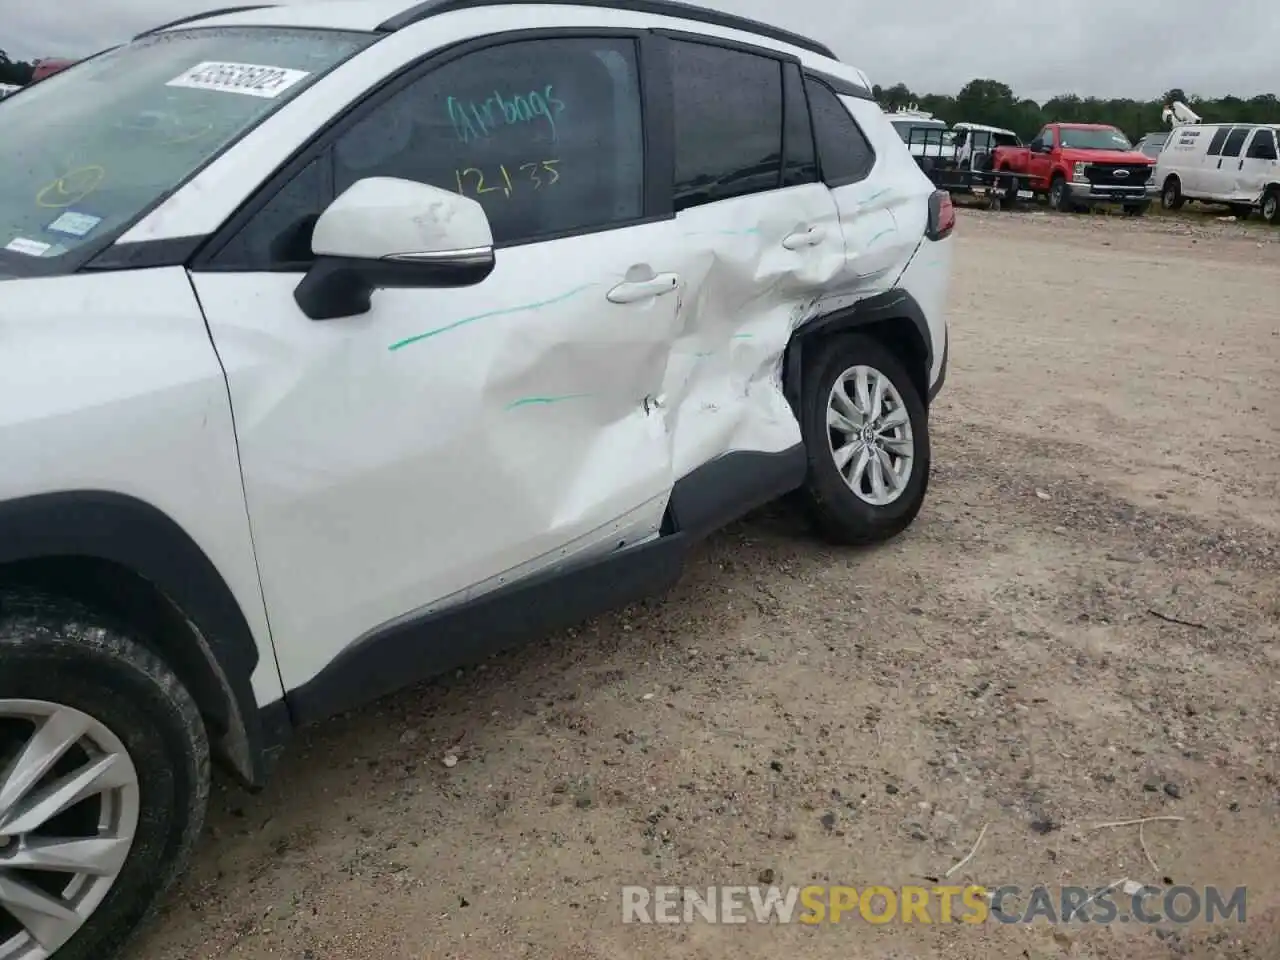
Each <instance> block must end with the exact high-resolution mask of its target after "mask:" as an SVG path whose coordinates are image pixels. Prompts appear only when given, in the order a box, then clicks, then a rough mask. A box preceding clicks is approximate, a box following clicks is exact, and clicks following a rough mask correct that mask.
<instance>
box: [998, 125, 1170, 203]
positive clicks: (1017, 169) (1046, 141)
mask: <svg viewBox="0 0 1280 960" xmlns="http://www.w3.org/2000/svg"><path fill="white" fill-rule="evenodd" d="M992 168H993V169H995V170H996V171H997V172H999V171H1007V172H1010V173H1023V174H1027V175H1029V178H1030V189H1031V190H1032V191H1033V192H1034V193H1036V194H1047V195H1048V197H1049V205H1050V206H1051V207H1053V208H1054V209H1055V210H1063V211H1067V210H1075V209H1077V208H1079V207H1088V206H1094V205H1096V204H1101V203H1119V204H1123V205H1124V212H1125V213H1127V214H1129V215H1130V216H1142V214H1144V213H1146V211H1147V208H1148V207H1149V206H1150V205H1151V198H1152V196H1154V194H1155V193H1156V192H1158V191H1157V187H1156V185H1155V183H1154V177H1155V161H1154V160H1152V159H1151V158H1150V157H1148V156H1146V155H1145V154H1142V153H1138V152H1137V151H1136V150H1134V148H1133V144H1131V143H1130V142H1129V140H1128V138H1127V137H1126V136H1125V135H1124V134H1123V133H1121V132H1120V131H1119V130H1117V129H1116V128H1115V127H1108V126H1105V125H1103V124H1099V123H1050V124H1047V125H1046V126H1045V128H1044V129H1043V130H1041V131H1040V133H1039V135H1038V136H1036V138H1035V139H1034V140H1032V141H1031V143H1030V144H1028V145H1027V146H1025V147H996V149H995V151H994V154H993V156H992Z"/></svg>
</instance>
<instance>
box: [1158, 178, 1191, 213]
mask: <svg viewBox="0 0 1280 960" xmlns="http://www.w3.org/2000/svg"><path fill="white" fill-rule="evenodd" d="M1186 202H1187V199H1186V197H1184V196H1183V195H1182V181H1181V180H1179V179H1178V178H1177V177H1170V178H1169V179H1167V180H1166V181H1165V182H1164V188H1163V189H1162V190H1161V192H1160V204H1161V206H1163V207H1164V208H1165V209H1166V210H1181V209H1182V207H1183V205H1184V204H1185V203H1186Z"/></svg>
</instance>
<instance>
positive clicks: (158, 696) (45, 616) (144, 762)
mask: <svg viewBox="0 0 1280 960" xmlns="http://www.w3.org/2000/svg"><path fill="white" fill-rule="evenodd" d="M208 795H209V746H208V741H207V738H206V735H205V730H204V726H203V723H202V722H201V719H200V714H199V712H198V711H197V709H196V705H195V703H194V702H193V701H192V699H191V696H190V694H188V693H187V691H186V689H185V688H184V687H183V686H182V684H181V682H180V681H179V680H178V678H177V677H176V676H175V675H174V673H173V672H172V671H171V670H170V669H169V668H168V667H167V666H166V665H165V664H164V663H163V662H162V661H161V660H160V659H159V658H157V657H156V656H155V655H154V654H152V653H151V652H150V651H149V650H147V649H146V648H145V647H143V646H141V645H140V644H138V643H137V642H135V641H134V640H133V639H131V638H130V637H129V636H128V635H127V633H126V631H123V630H121V629H119V628H117V627H116V626H115V625H114V624H112V623H111V622H109V621H108V620H105V619H103V618H100V617H98V616H97V615H95V614H94V613H92V612H91V611H89V610H86V609H84V608H82V607H80V606H78V605H76V604H72V603H66V602H63V601H60V600H57V599H53V598H50V597H46V596H43V595H41V594H35V593H28V592H25V591H21V592H17V591H6V592H0V958H4V960H10V958H20V960H27V958H31V960H46V958H48V960H105V958H108V957H111V956H112V955H113V954H114V953H115V951H116V950H117V949H118V948H119V947H120V946H121V944H122V943H123V942H124V941H125V940H126V939H127V938H128V936H129V935H130V933H131V932H132V931H133V930H134V929H135V928H136V927H137V926H138V924H139V923H141V922H142V921H143V919H145V917H146V916H147V915H148V914H149V913H150V911H151V909H152V908H153V907H154V906H155V904H156V902H157V901H158V899H159V898H160V896H161V895H162V894H163V893H164V892H165V890H166V889H167V888H168V887H169V885H170V884H171V883H172V881H173V880H174V879H175V877H176V876H177V874H178V872H179V871H180V870H181V868H182V866H183V865H184V863H185V861H186V859H187V856H188V854H189V853H190V851H191V848H192V846H193V844H194V843H195V840H196V838H197V837H198V836H199V833H200V828H201V825H202V823H203V821H204V813H205V806H206V802H207V799H208Z"/></svg>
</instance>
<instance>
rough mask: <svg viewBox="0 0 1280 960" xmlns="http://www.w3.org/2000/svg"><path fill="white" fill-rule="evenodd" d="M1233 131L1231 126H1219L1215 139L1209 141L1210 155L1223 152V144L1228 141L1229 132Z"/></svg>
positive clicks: (1214, 155)
mask: <svg viewBox="0 0 1280 960" xmlns="http://www.w3.org/2000/svg"><path fill="white" fill-rule="evenodd" d="M1230 132H1231V128H1230V127H1219V128H1218V129H1217V131H1216V132H1215V133H1214V135H1213V139H1212V140H1210V141H1209V156H1211V157H1216V156H1217V155H1218V154H1220V153H1222V145H1223V144H1224V143H1226V142H1227V134H1229V133H1230Z"/></svg>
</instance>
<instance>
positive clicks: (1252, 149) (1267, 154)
mask: <svg viewBox="0 0 1280 960" xmlns="http://www.w3.org/2000/svg"><path fill="white" fill-rule="evenodd" d="M1249 157H1250V159H1253V160H1275V159H1276V135H1275V133H1274V132H1273V131H1271V130H1259V131H1258V132H1257V133H1255V134H1254V135H1253V142H1252V143H1250V144H1249Z"/></svg>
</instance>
